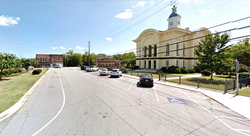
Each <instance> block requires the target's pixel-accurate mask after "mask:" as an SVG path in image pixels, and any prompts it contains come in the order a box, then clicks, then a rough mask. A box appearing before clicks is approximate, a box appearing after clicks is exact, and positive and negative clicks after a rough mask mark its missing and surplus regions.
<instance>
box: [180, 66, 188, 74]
mask: <svg viewBox="0 0 250 136" xmlns="http://www.w3.org/2000/svg"><path fill="white" fill-rule="evenodd" d="M180 70H181V73H183V74H187V73H188V70H187V69H186V68H185V67H181V68H180Z"/></svg>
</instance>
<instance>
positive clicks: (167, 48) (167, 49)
mask: <svg viewBox="0 0 250 136" xmlns="http://www.w3.org/2000/svg"><path fill="white" fill-rule="evenodd" d="M166 55H167V56H169V44H167V45H166Z"/></svg>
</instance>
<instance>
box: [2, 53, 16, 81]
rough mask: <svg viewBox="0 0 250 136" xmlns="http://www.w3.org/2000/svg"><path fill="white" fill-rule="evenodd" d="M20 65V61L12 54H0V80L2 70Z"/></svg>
mask: <svg viewBox="0 0 250 136" xmlns="http://www.w3.org/2000/svg"><path fill="white" fill-rule="evenodd" d="M20 64H21V63H20V60H19V59H18V58H17V57H16V56H15V55H14V54H9V53H0V80H1V78H2V75H3V70H4V69H9V68H15V67H20V66H21V65H20Z"/></svg>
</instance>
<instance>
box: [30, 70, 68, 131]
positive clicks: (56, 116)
mask: <svg viewBox="0 0 250 136" xmlns="http://www.w3.org/2000/svg"><path fill="white" fill-rule="evenodd" d="M57 72H58V75H59V79H60V83H61V88H62V93H63V104H62V106H61V109H60V110H59V112H58V113H57V114H56V115H55V116H54V117H53V118H52V119H51V120H50V121H49V122H48V123H47V124H45V125H44V126H43V127H42V128H40V129H39V130H38V131H37V132H36V133H34V134H33V135H32V136H35V135H37V134H38V133H40V132H41V131H42V130H43V129H45V128H46V127H47V126H48V125H49V124H50V123H51V122H53V121H54V120H55V119H56V118H57V117H58V116H59V114H60V113H61V112H62V110H63V108H64V105H65V93H64V88H63V84H62V80H61V76H60V73H59V71H57Z"/></svg>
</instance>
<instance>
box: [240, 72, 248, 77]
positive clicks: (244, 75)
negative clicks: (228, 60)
mask: <svg viewBox="0 0 250 136" xmlns="http://www.w3.org/2000/svg"><path fill="white" fill-rule="evenodd" d="M239 77H250V72H241V73H239Z"/></svg>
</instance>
